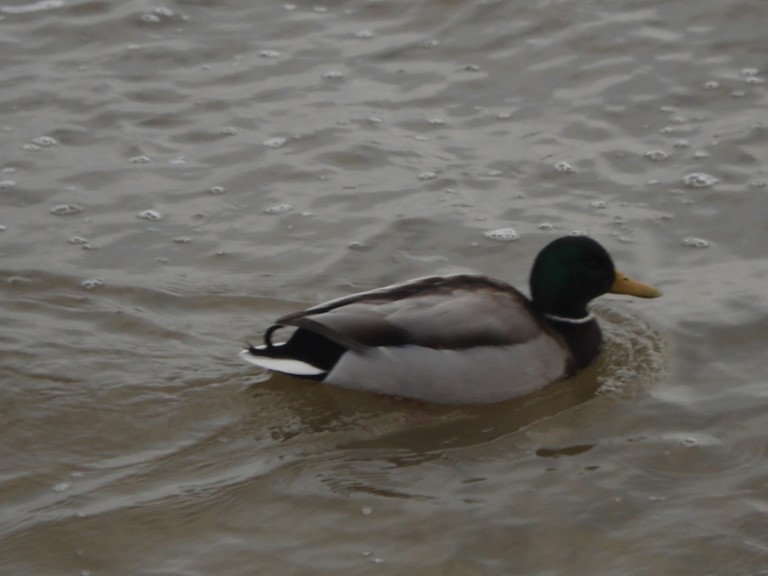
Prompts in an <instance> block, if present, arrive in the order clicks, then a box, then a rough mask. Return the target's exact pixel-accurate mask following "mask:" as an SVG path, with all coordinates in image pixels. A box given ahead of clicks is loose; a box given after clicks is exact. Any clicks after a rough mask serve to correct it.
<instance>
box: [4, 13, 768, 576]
mask: <svg viewBox="0 0 768 576" xmlns="http://www.w3.org/2000/svg"><path fill="white" fill-rule="evenodd" d="M765 17H766V13H765V7H764V6H763V3H762V2H761V1H760V0H735V1H733V2H728V3H715V4H712V3H697V2H685V1H682V0H672V1H669V0H667V1H661V0H656V1H648V2H636V1H632V0H621V1H618V2H603V1H598V0H590V1H587V2H571V1H558V2H552V1H540V2H533V3H531V2H521V1H501V0H499V1H492V0H489V1H481V0H473V1H451V0H429V1H424V2H408V1H405V0H369V1H364V2H351V1H342V0H338V1H329V2H295V3H281V2H258V3H255V2H253V3H234V2H205V1H181V0H179V1H176V2H167V3H162V4H157V3H147V2H142V1H139V0H129V1H123V2H116V1H113V2H110V1H107V0H101V1H99V0H90V1H88V0H85V1H77V0H61V1H53V0H48V1H38V2H33V1H26V0H6V1H5V2H4V3H0V136H1V138H0V150H1V151H2V155H0V206H1V209H0V227H1V228H0V257H1V258H2V259H1V260H0V294H1V295H2V296H1V297H0V322H1V323H2V326H3V330H2V331H0V342H2V348H0V354H2V362H0V397H1V398H0V572H2V573H8V574H21V573H30V574H57V575H58V574H81V575H86V574H92V575H94V576H95V575H97V574H179V575H180V574H222V575H227V574H233V575H235V574H281V575H291V574H296V575H304V574H309V573H312V574H340V573H341V574H355V573H369V572H370V573H381V574H420V575H430V574H435V575H438V574H439V575H441V576H443V575H450V574H456V575H459V574H461V575H466V574H505V575H506V574H527V575H533V574H541V575H552V574H590V575H597V574H606V575H608V574H626V575H646V574H648V575H650V574H653V575H654V576H657V575H660V574H670V575H673V574H674V575H677V574H683V573H700V574H764V573H768V572H766V568H765V567H766V566H768V538H766V534H768V488H767V486H768V470H767V469H766V464H765V462H766V456H768V452H767V451H766V442H765V430H766V429H768V383H767V382H766V377H765V370H764V368H763V364H764V362H763V361H762V356H763V355H764V348H765V342H766V337H767V336H768V319H766V314H765V311H766V294H768V290H766V289H767V288H768V273H767V272H766V270H768V260H767V259H766V255H765V248H764V247H765V246H766V245H767V243H768V228H766V225H765V215H766V213H768V211H767V206H766V204H767V201H766V198H767V196H766V190H768V173H767V171H768V137H767V135H768V132H767V128H766V126H765V110H766V105H767V104H768V98H767V93H766V83H765V74H766V65H767V64H766V60H765V54H766V53H768V40H766V35H765ZM508 228H512V229H514V230H515V231H516V233H517V236H519V238H518V239H516V240H511V241H503V240H499V239H493V236H494V235H491V236H492V237H491V238H489V237H487V234H488V233H489V232H493V231H498V230H503V229H508ZM573 232H576V233H588V234H590V235H591V236H592V237H594V238H596V239H598V240H599V241H601V242H602V243H603V244H604V245H605V246H606V247H607V248H608V249H609V251H610V252H611V253H612V254H613V255H614V257H615V260H616V261H617V263H618V264H619V265H620V266H621V268H622V269H623V270H625V271H626V272H628V273H631V274H632V275H633V276H637V277H638V278H640V279H642V280H645V281H648V282H652V283H654V284H656V285H658V286H659V287H660V288H661V289H662V290H664V292H665V296H664V298H662V299H658V300H654V301H648V302H646V301H642V302H641V301H631V300H627V299H624V298H620V297H606V298H603V299H601V301H600V303H599V304H598V305H597V306H596V312H597V314H598V315H599V317H600V319H601V321H602V323H603V327H604V329H605V331H606V334H607V342H606V350H605V353H604V354H603V356H602V357H601V358H600V360H599V361H598V362H597V364H596V365H595V366H593V367H591V368H590V369H588V370H587V371H586V372H585V373H584V374H582V375H580V376H579V377H577V378H575V379H574V380H573V381H570V382H565V383H560V384H557V385H555V386H553V387H551V388H549V389H547V390H544V391H542V392H541V393H539V394H535V395H533V396H531V397H529V398H524V399H521V400H515V401H511V402H507V403H503V404H500V405H498V406H491V407H482V408H456V407H454V408H446V407H438V406H423V405H418V404H412V403H402V402H393V401H392V400H388V399H382V398H374V397H369V396H366V395H364V394H359V393H354V392H348V391H342V390H333V389H329V388H326V387H320V386H315V385H311V384H305V383H300V382H296V381H293V380H290V379H287V378H280V377H270V376H268V375H264V374H259V373H258V372H257V371H255V370H254V369H253V368H252V367H249V366H247V365H243V364H242V363H241V362H240V361H239V359H238V358H237V356H236V353H237V351H238V350H239V348H240V346H241V345H242V343H243V342H244V341H246V340H253V341H257V340H258V338H259V337H260V334H261V332H262V331H263V330H264V329H265V328H266V327H267V326H268V325H269V322H270V320H271V319H273V318H275V317H277V316H279V315H281V314H284V313H287V312H289V311H292V310H296V309H298V308H299V307H301V306H304V305H305V304H307V303H312V302H317V301H320V300H322V299H326V298H332V297H337V296H341V295H343V294H346V293H349V292H350V291H353V290H362V289H367V288H372V287H375V286H379V285H382V284H386V283H389V282H395V281H401V280H405V279H407V278H409V277H414V276H423V275H427V274H433V273H442V272H455V271H475V272H480V273H487V274H491V275H494V276H497V277H499V278H501V279H504V280H507V281H510V282H513V283H515V284H517V285H519V286H524V285H525V283H526V278H527V274H528V270H529V266H530V263H531V261H532V258H533V256H534V255H535V253H536V252H537V251H538V250H539V249H540V248H541V247H542V246H543V245H544V244H545V243H547V242H548V241H549V240H551V239H552V238H554V237H556V236H559V235H563V234H568V233H573ZM495 236H496V237H497V238H499V237H501V238H504V237H507V238H509V237H512V236H514V235H513V234H511V233H506V235H505V234H504V233H500V234H496V235H495Z"/></svg>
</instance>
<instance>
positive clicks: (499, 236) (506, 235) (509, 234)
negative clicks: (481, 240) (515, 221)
mask: <svg viewBox="0 0 768 576" xmlns="http://www.w3.org/2000/svg"><path fill="white" fill-rule="evenodd" d="M483 237H485V238H488V239H489V240H495V241H497V242H512V241H514V240H518V239H519V238H520V234H519V233H518V231H517V230H515V229H514V228H497V229H496V230H489V231H488V232H485V233H483Z"/></svg>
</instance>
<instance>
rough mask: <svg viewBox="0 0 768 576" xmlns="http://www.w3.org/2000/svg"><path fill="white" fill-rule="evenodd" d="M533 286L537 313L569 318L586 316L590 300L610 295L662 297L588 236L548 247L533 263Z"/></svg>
mask: <svg viewBox="0 0 768 576" xmlns="http://www.w3.org/2000/svg"><path fill="white" fill-rule="evenodd" d="M530 286H531V299H532V301H533V305H534V307H535V308H536V309H537V310H539V311H540V312H543V313H545V314H553V315H556V316H562V317H565V318H583V317H585V316H586V315H587V314H588V312H587V304H588V303H589V301H590V300H592V299H593V298H596V297H598V296H600V295H601V294H605V293H606V292H613V293H616V294H629V295H632V296H639V297H641V298H656V297H657V296H661V292H659V291H658V290H657V289H656V288H654V287H653V286H649V285H647V284H642V283H640V282H637V281H636V280H632V279H631V278H629V277H627V276H625V275H624V274H621V273H620V272H618V271H617V270H616V268H615V267H614V265H613V260H611V257H610V256H609V255H608V252H606V250H605V248H603V247H602V246H601V245H600V244H598V243H597V242H595V241H594V240H592V239H591V238H587V237H586V236H565V237H563V238H558V239H557V240H554V241H553V242H550V243H549V244H548V245H547V246H545V247H544V249H543V250H542V251H541V252H539V255H538V256H536V260H535V261H534V263H533V269H532V270H531V278H530Z"/></svg>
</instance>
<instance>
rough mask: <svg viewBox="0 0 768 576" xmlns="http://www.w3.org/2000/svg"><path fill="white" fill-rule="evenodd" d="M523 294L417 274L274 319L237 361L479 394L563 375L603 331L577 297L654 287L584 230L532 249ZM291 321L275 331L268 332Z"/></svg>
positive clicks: (511, 391) (401, 388) (426, 391)
mask: <svg viewBox="0 0 768 576" xmlns="http://www.w3.org/2000/svg"><path fill="white" fill-rule="evenodd" d="M529 287H530V297H528V296H526V295H524V294H523V293H522V292H520V291H519V290H518V289H516V288H514V287H513V286H511V285H510V284H507V283H506V282H503V281H501V280H497V279H494V278H491V277H488V276H485V275H480V274H450V275H441V276H427V277H423V278H417V279H414V280H409V281H406V282H402V283H398V284H392V285H389V286H385V287H383V288H376V289H373V290H367V291H364V292H359V293H356V294H352V295H349V296H344V297H341V298H336V299H333V300H330V301H328V302H323V303H321V304H317V305H315V306H312V307H310V308H307V309H305V310H302V311H298V312H294V313H291V314H287V315H285V316H282V317H281V318H278V319H277V320H276V321H275V322H274V323H273V324H272V325H271V326H270V327H269V328H268V329H267V330H266V332H265V334H264V343H263V344H261V345H256V346H254V345H250V344H248V345H247V346H246V347H245V349H243V350H242V351H241V352H240V356H241V358H242V359H244V360H245V361H247V362H249V363H251V364H255V365H256V366H259V367H260V368H262V369H266V370H269V371H273V372H279V373H283V374H287V375H289V376H293V377H297V378H301V379H306V380H314V381H317V382H321V383H324V384H330V385H334V386H339V387H342V388H348V389H354V390H362V391H366V392H369V393H374V394H378V395H385V396H394V397H400V398H404V399H413V400H417V401H422V402H425V403H437V404H456V405H458V404H466V405H474V404H491V403H498V402H503V401H506V400H510V399H512V398H517V397H521V396H524V395H527V394H530V393H532V392H535V391H537V390H539V389H542V388H544V387H545V386H548V385H549V384H552V383H554V382H556V381H559V380H563V379H565V378H569V377H571V376H573V375H575V374H576V373H577V372H578V371H580V370H581V369H583V368H585V367H586V366H588V365H589V364H591V363H592V362H593V361H594V360H595V358H596V357H597V356H598V354H599V352H600V349H601V343H602V340H603V337H602V332H601V330H600V326H599V324H598V320H597V318H596V317H595V315H594V313H592V312H590V310H589V308H588V304H589V303H590V302H591V301H592V300H593V299H595V298H597V297H598V296H601V295H603V294H606V293H609V292H610V293H614V294H626V295H630V296H635V297H639V298H656V297H658V296H660V295H661V292H660V291H659V290H658V289H657V288H655V287H653V286H651V285H649V284H644V283H642V282H639V281H637V280H633V279H632V278H630V277H629V276H626V275H625V274H623V273H621V272H619V271H618V270H617V269H616V268H615V266H614V263H613V260H612V259H611V257H610V255H609V254H608V252H607V251H606V249H605V248H603V246H602V245H601V244H600V243H598V242H597V241H596V240H594V239H592V238H590V237H588V236H564V237H560V238H557V239H555V240H553V241H551V242H550V243H549V244H547V245H546V246H545V247H544V248H543V249H542V250H541V251H540V252H539V253H538V255H537V256H536V258H535V259H534V262H533V267H532V268H531V272H530V277H529ZM284 328H288V329H293V332H292V334H290V336H289V337H287V338H286V339H284V340H283V341H277V340H278V337H277V335H276V334H277V332H278V331H280V330H282V329H284Z"/></svg>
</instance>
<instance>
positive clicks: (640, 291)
mask: <svg viewBox="0 0 768 576" xmlns="http://www.w3.org/2000/svg"><path fill="white" fill-rule="evenodd" d="M608 291H609V292H612V293H613V294H627V295H629V296H639V297H640V298H658V297H659V296H661V291H660V290H658V289H656V288H654V287H653V286H651V285H650V284H643V283H642V282H638V281H637V280H632V278H630V277H629V276H627V275H626V274H622V273H621V272H619V271H618V270H616V280H614V281H613V286H611V289H610V290H608Z"/></svg>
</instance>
